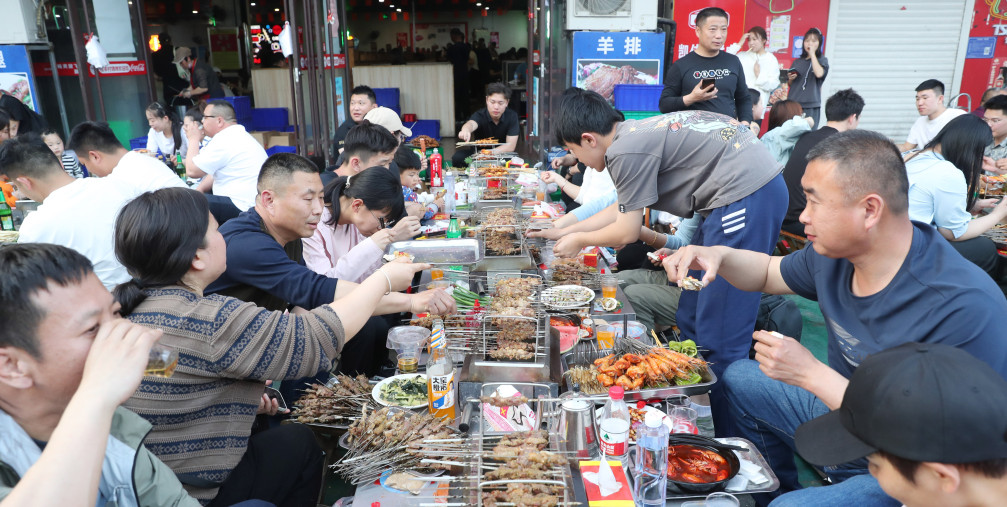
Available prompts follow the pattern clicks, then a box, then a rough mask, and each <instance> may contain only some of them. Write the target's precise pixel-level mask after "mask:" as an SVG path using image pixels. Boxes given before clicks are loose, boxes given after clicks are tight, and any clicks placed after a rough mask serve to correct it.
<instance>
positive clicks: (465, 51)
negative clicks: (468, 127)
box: [445, 28, 471, 120]
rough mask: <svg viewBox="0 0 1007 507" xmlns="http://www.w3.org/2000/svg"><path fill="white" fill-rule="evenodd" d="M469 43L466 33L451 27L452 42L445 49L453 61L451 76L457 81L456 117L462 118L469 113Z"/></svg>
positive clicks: (449, 58) (449, 59) (450, 60)
mask: <svg viewBox="0 0 1007 507" xmlns="http://www.w3.org/2000/svg"><path fill="white" fill-rule="evenodd" d="M470 49H471V48H470V47H469V44H468V43H467V42H465V34H464V33H462V31H461V30H459V29H457V28H452V29H451V43H450V44H448V46H447V49H446V51H445V53H446V56H447V59H448V61H449V62H451V76H452V78H453V80H454V83H455V119H456V120H460V119H462V118H464V117H466V116H468V113H469V93H471V90H469V51H470Z"/></svg>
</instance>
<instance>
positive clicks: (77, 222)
mask: <svg viewBox="0 0 1007 507" xmlns="http://www.w3.org/2000/svg"><path fill="white" fill-rule="evenodd" d="M141 156H142V155H141ZM162 165H163V164H162ZM120 170H121V169H120ZM0 177H2V178H3V179H4V181H8V182H10V183H12V184H13V185H14V186H15V187H16V188H17V189H18V190H19V191H20V192H21V193H22V194H24V195H25V196H26V197H28V198H29V199H31V200H33V201H36V202H39V203H41V205H40V206H39V207H38V210H36V211H34V212H32V213H29V214H28V216H26V217H25V218H24V222H23V223H22V224H21V230H20V237H19V238H18V239H19V241H20V242H22V243H53V244H56V245H62V246H65V247H69V248H73V249H74V250H76V251H78V252H80V253H81V254H83V255H84V256H85V257H87V258H88V259H89V260H90V261H91V263H92V264H93V265H94V271H95V274H96V275H98V278H99V279H100V280H101V282H102V283H103V284H105V287H106V288H108V289H109V290H111V289H113V288H115V286H116V285H118V284H120V283H123V282H125V281H127V280H129V273H127V272H126V268H124V267H123V266H122V264H120V263H119V260H118V259H116V257H115V249H114V245H115V237H114V234H115V220H116V217H117V216H118V215H119V210H120V209H122V207H123V206H124V205H125V204H126V203H127V202H128V201H129V200H130V199H132V198H134V197H136V196H137V193H136V192H135V191H134V190H131V189H128V188H126V187H124V186H122V185H121V184H119V183H118V182H116V181H115V180H113V179H111V178H80V179H75V178H74V177H73V176H70V175H69V174H67V173H66V171H64V170H63V165H62V164H61V163H60V161H59V159H58V158H56V155H54V154H53V153H52V151H50V150H49V148H48V147H47V146H46V145H45V144H43V143H42V140H41V139H38V138H16V139H11V140H10V141H7V142H5V143H3V145H0ZM175 179H176V180H177V179H178V178H177V177H176V178H175ZM4 269H6V268H4Z"/></svg>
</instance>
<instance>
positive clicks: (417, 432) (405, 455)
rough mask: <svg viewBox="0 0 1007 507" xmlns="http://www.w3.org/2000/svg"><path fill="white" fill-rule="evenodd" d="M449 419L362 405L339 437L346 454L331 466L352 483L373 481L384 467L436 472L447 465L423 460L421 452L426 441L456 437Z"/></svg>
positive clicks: (456, 431) (424, 413)
mask: <svg viewBox="0 0 1007 507" xmlns="http://www.w3.org/2000/svg"><path fill="white" fill-rule="evenodd" d="M451 423H452V421H451V420H450V419H446V418H444V419H442V418H438V417H434V416H433V415H431V414H430V413H429V412H427V411H420V412H412V411H409V410H406V409H402V408H398V407H383V408H381V409H378V410H374V409H371V408H365V409H364V410H363V412H362V414H361V417H360V419H357V420H356V421H354V422H353V424H352V425H350V427H349V429H347V431H346V434H344V435H343V436H342V437H341V438H340V439H339V445H340V446H342V447H344V448H345V449H346V454H345V455H344V456H343V457H342V458H340V459H339V461H337V462H336V463H334V464H333V465H332V469H333V470H334V471H335V472H336V473H338V474H339V475H341V476H342V477H343V478H345V479H346V480H348V481H350V482H351V483H353V484H364V483H367V482H373V481H375V480H377V479H378V478H379V477H380V476H381V474H382V473H383V472H385V471H386V470H392V471H393V472H405V471H411V472H415V473H418V474H423V475H431V476H435V475H439V474H440V473H443V470H446V469H449V468H450V465H449V464H444V463H430V462H424V458H425V457H426V454H425V453H424V452H421V448H424V446H425V443H427V442H442V441H445V440H450V439H454V438H456V437H458V435H459V433H460V432H459V430H458V429H457V428H454V427H452V426H450V424H451Z"/></svg>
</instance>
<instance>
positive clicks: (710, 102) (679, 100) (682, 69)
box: [658, 7, 759, 132]
mask: <svg viewBox="0 0 1007 507" xmlns="http://www.w3.org/2000/svg"><path fill="white" fill-rule="evenodd" d="M696 37H698V38H699V45H698V46H696V49H695V51H692V52H690V53H689V54H687V55H685V56H683V57H681V58H679V59H678V60H675V63H673V64H671V67H669V68H668V73H667V74H666V75H665V78H664V91H663V92H661V100H660V102H659V106H658V107H659V108H660V109H661V112H662V113H670V112H672V111H682V110H694V111H695V110H698V111H712V112H714V113H720V114H723V115H726V116H730V117H731V118H734V119H736V120H739V121H740V122H741V123H742V124H744V125H747V126H748V127H749V128H751V129H752V130H754V131H756V132H758V131H759V126H758V124H756V123H754V122H753V121H752V97H751V96H750V95H749V94H748V85H747V84H746V83H745V70H744V69H743V68H742V66H741V60H739V59H738V57H737V56H734V55H732V54H730V53H728V52H726V51H722V48H723V47H724V41H725V40H726V39H727V12H725V11H724V10H723V9H720V8H718V7H707V8H705V9H703V10H701V11H699V13H698V14H696ZM704 81H707V86H703V82H704ZM709 81H713V83H712V84H710V83H709Z"/></svg>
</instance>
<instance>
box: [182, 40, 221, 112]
mask: <svg viewBox="0 0 1007 507" xmlns="http://www.w3.org/2000/svg"><path fill="white" fill-rule="evenodd" d="M171 63H175V64H178V65H181V66H182V68H183V69H186V70H188V71H189V86H188V88H186V89H184V90H182V93H180V94H179V95H181V96H183V97H185V98H187V99H192V100H194V101H196V102H199V101H201V100H210V99H220V98H223V97H224V88H223V87H222V86H220V80H219V79H217V73H216V72H214V70H213V67H210V65H209V64H208V63H206V62H203V61H200V60H199V59H197V58H193V57H192V50H190V49H189V48H187V47H181V48H176V49H175V59H174V60H172V62H171Z"/></svg>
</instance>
